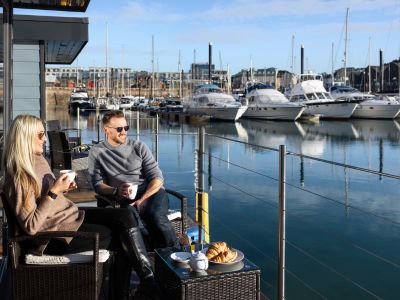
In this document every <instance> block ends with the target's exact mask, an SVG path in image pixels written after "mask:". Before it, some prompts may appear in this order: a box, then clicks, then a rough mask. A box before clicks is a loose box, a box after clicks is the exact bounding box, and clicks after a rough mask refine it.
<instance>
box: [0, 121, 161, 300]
mask: <svg viewBox="0 0 400 300" xmlns="http://www.w3.org/2000/svg"><path fill="white" fill-rule="evenodd" d="M45 143H46V134H45V129H44V126H43V123H42V121H41V120H40V119H39V118H37V117H35V116H31V115H19V116H17V117H16V118H15V119H14V121H13V122H12V124H11V127H10V129H9V133H8V136H7V137H6V140H5V148H4V153H3V158H2V164H3V170H4V171H5V183H4V188H3V190H4V192H5V195H6V198H7V201H8V203H9V205H10V207H11V210H12V211H13V213H14V214H15V216H16V218H17V220H18V225H19V227H20V228H19V229H20V230H21V231H23V232H25V233H26V234H29V235H35V234H36V233H37V232H39V231H64V230H67V231H87V232H98V233H99V235H100V248H103V249H111V250H116V251H124V252H125V254H126V257H127V259H126V262H125V264H124V265H125V266H126V267H125V268H126V270H125V272H124V270H121V272H119V273H120V274H125V276H124V278H119V280H117V281H118V283H119V284H121V287H117V288H116V289H117V290H118V291H120V295H118V296H117V297H118V299H127V298H128V297H129V296H128V294H129V293H128V292H129V288H128V287H129V279H130V269H131V267H133V268H134V269H135V271H136V272H137V274H138V275H139V277H140V279H141V285H140V289H139V290H140V292H141V293H143V294H145V295H146V296H147V298H150V299H152V298H153V296H152V295H151V294H153V293H154V291H155V290H156V285H155V281H154V274H153V271H152V268H151V264H150V261H149V259H148V254H147V252H146V248H145V246H144V242H143V238H142V236H141V233H140V230H139V228H138V227H137V220H136V219H135V218H134V216H133V215H132V214H131V213H130V212H129V211H128V210H126V209H107V208H93V207H92V208H81V209H79V208H78V207H77V206H76V205H75V204H74V203H73V202H71V201H70V200H69V199H68V198H66V197H65V196H64V195H63V192H65V191H67V190H68V189H71V188H75V187H76V185H75V183H71V182H70V181H69V179H68V175H67V174H62V175H61V176H60V177H59V178H57V179H56V178H55V177H54V174H53V173H52V172H51V169H50V167H49V164H48V163H47V161H46V159H45V158H44V157H43V148H44V145H45ZM91 247H92V242H91V241H86V240H82V239H71V238H65V239H63V240H60V239H52V240H50V241H49V242H48V243H47V244H45V245H41V246H40V247H35V248H34V249H31V251H32V252H35V253H37V254H42V253H46V254H61V253H71V252H80V251H86V250H90V249H91ZM122 249H123V250H122ZM154 298H157V296H154Z"/></svg>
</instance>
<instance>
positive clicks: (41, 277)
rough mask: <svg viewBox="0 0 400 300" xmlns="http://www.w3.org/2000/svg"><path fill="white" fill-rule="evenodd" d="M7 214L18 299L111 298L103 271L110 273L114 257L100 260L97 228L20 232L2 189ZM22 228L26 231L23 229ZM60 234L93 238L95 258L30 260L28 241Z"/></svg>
mask: <svg viewBox="0 0 400 300" xmlns="http://www.w3.org/2000/svg"><path fill="white" fill-rule="evenodd" d="M1 199H2V202H3V208H4V211H5V213H6V217H7V224H8V226H7V227H5V228H7V232H3V235H5V236H6V241H5V244H7V251H6V255H7V258H8V268H9V274H10V276H11V282H12V292H11V294H12V297H13V299H14V300H17V299H57V300H61V299H74V300H77V299H93V300H94V299H99V298H103V299H108V291H106V289H105V288H102V284H103V273H104V275H108V269H109V268H110V265H109V264H110V261H112V260H111V259H109V260H107V261H106V262H105V263H100V262H99V234H98V233H95V232H74V231H57V232H55V231H53V232H39V233H37V234H36V235H33V236H31V235H26V234H24V235H19V236H16V234H15V233H16V232H17V230H16V229H17V228H18V226H19V225H18V222H17V220H16V218H15V216H14V215H13V214H12V213H11V210H10V208H9V205H8V201H7V200H6V199H5V197H4V194H3V193H1ZM19 232H22V231H21V230H19ZM57 237H76V238H83V239H90V240H92V241H93V259H92V261H91V262H88V263H69V264H46V265H38V264H26V263H25V255H26V254H27V252H28V249H27V245H32V244H31V243H32V242H34V243H38V244H40V243H41V242H42V241H44V240H48V239H52V238H57Z"/></svg>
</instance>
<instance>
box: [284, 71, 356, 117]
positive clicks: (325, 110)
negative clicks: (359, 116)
mask: <svg viewBox="0 0 400 300" xmlns="http://www.w3.org/2000/svg"><path fill="white" fill-rule="evenodd" d="M289 100H290V102H294V103H300V104H304V105H306V109H305V110H304V112H303V115H319V117H320V118H334V119H348V118H350V117H351V115H352V114H353V112H354V110H355V109H356V107H357V102H347V101H335V100H334V99H333V98H332V97H331V95H330V94H329V93H328V92H327V91H326V89H325V88H324V85H323V82H322V76H321V75H319V74H301V75H300V79H299V82H298V83H297V84H296V85H295V86H294V87H293V89H292V90H291V93H290V97H289Z"/></svg>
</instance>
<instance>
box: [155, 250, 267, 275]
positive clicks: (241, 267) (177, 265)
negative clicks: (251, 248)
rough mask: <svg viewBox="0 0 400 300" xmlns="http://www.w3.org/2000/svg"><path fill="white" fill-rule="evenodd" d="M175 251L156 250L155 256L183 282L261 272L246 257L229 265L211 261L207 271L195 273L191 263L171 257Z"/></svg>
mask: <svg viewBox="0 0 400 300" xmlns="http://www.w3.org/2000/svg"><path fill="white" fill-rule="evenodd" d="M199 246H200V245H198V246H196V251H198V250H201V248H199ZM200 247H201V246H200ZM175 251H176V249H173V248H160V249H156V250H155V254H156V255H158V256H159V257H160V258H161V260H162V261H163V262H164V263H165V265H166V266H167V267H168V268H169V269H170V270H171V271H173V272H174V273H175V274H176V275H177V276H178V277H179V278H180V279H181V280H186V279H196V278H202V277H206V276H219V275H225V274H228V273H240V272H248V271H255V270H259V267H257V266H256V265H255V264H253V263H252V262H251V261H249V260H248V259H246V257H244V258H243V260H241V261H239V262H236V263H233V264H229V265H226V264H214V263H213V262H210V261H209V264H208V269H207V270H205V271H202V272H194V271H193V270H192V269H191V267H190V266H189V263H181V262H177V261H174V260H173V259H172V258H171V257H170V255H171V254H172V253H174V252H175ZM188 252H190V251H188Z"/></svg>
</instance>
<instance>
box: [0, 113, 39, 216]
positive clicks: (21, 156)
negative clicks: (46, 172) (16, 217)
mask: <svg viewBox="0 0 400 300" xmlns="http://www.w3.org/2000/svg"><path fill="white" fill-rule="evenodd" d="M41 122H42V120H41V119H39V118H38V117H35V116H31V115H19V116H17V117H16V118H15V119H14V121H13V122H12V123H11V126H10V129H9V132H8V135H7V137H6V140H5V148H4V151H3V157H2V165H3V169H4V175H5V176H4V177H5V181H6V182H7V181H9V180H10V181H11V183H12V184H13V185H14V186H15V187H17V186H20V187H21V190H22V199H24V207H26V208H28V207H27V205H28V201H27V199H28V196H29V193H32V192H33V193H34V194H35V198H38V197H39V186H38V183H37V179H36V175H35V171H34V155H35V153H34V141H35V135H36V134H37V130H38V125H39V123H41Z"/></svg>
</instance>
